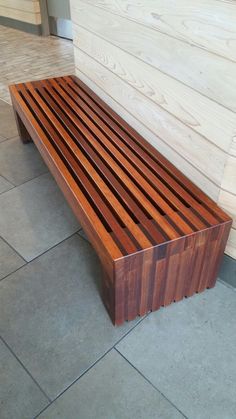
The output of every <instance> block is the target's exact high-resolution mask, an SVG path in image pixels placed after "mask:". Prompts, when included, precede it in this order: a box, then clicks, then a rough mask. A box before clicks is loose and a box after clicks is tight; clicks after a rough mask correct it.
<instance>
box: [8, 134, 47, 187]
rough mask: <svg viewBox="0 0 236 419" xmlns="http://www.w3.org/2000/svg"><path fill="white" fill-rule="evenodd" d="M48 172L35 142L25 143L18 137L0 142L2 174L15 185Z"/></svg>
mask: <svg viewBox="0 0 236 419" xmlns="http://www.w3.org/2000/svg"><path fill="white" fill-rule="evenodd" d="M46 172H47V167H46V165H45V164H44V162H43V160H42V158H41V156H40V154H39V152H38V150H37V148H36V147H35V145H34V144H33V143H29V144H23V143H22V142H21V141H20V139H19V138H18V137H15V138H12V139H9V140H7V141H4V142H2V143H0V174H1V175H3V176H4V177H5V178H6V179H7V180H9V182H11V183H13V184H14V185H20V184H21V183H24V182H27V181H28V180H31V179H33V178H34V177H36V176H39V175H41V174H42V173H46Z"/></svg>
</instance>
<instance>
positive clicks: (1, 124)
mask: <svg viewBox="0 0 236 419" xmlns="http://www.w3.org/2000/svg"><path fill="white" fill-rule="evenodd" d="M0 135H1V136H2V137H5V138H11V137H14V136H15V135H17V128H16V123H15V117H14V114H13V109H12V106H10V105H8V103H6V102H4V101H3V100H0Z"/></svg>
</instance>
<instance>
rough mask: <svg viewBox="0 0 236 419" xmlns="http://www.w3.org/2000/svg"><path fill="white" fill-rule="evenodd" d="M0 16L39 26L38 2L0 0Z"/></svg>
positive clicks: (33, 0)
mask: <svg viewBox="0 0 236 419" xmlns="http://www.w3.org/2000/svg"><path fill="white" fill-rule="evenodd" d="M0 16H4V17H8V18H11V19H15V20H20V21H22V22H27V23H32V24H33V25H39V24H40V23H41V14H40V7H39V0H0Z"/></svg>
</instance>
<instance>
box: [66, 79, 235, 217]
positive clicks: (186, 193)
mask: <svg viewBox="0 0 236 419" xmlns="http://www.w3.org/2000/svg"><path fill="white" fill-rule="evenodd" d="M69 79H72V80H73V81H72V82H69ZM66 80H68V82H69V83H73V85H74V83H75V84H76V85H77V86H78V87H79V88H80V90H77V92H78V93H79V94H80V92H81V89H82V90H83V91H84V92H86V93H87V94H88V95H89V96H90V97H91V98H92V100H93V102H95V103H96V104H98V105H100V108H102V110H103V111H105V112H106V113H107V114H108V116H110V120H113V121H115V123H116V124H117V125H118V126H119V127H122V130H123V131H125V132H127V133H128V135H129V136H130V138H131V139H135V141H136V142H137V143H138V145H140V147H141V149H142V151H143V150H144V154H145V157H146V154H147V155H150V156H151V158H152V159H153V161H154V163H155V165H154V167H155V170H156V171H157V170H158V171H157V173H158V175H160V176H162V177H163V179H164V180H165V181H166V182H168V184H169V185H170V187H172V188H173V189H174V190H176V191H178V192H179V194H180V195H181V196H182V197H183V198H184V199H185V200H186V201H187V202H188V203H189V204H190V205H191V206H192V207H193V208H194V209H195V210H196V211H198V212H199V214H200V215H201V216H202V217H203V218H205V219H206V220H207V221H208V222H209V223H210V224H211V225H215V224H217V223H218V221H219V219H218V218H216V217H221V218H220V219H222V221H226V220H227V217H226V215H225V213H224V212H223V211H221V209H220V208H219V207H218V206H217V205H216V204H215V202H214V201H212V200H211V199H210V198H209V197H208V196H207V195H205V194H204V193H203V192H202V191H201V190H200V189H199V188H198V187H197V186H196V185H194V184H193V183H192V182H191V181H189V179H188V178H186V177H185V176H184V175H183V174H182V173H181V172H180V171H179V170H178V169H177V168H176V167H175V166H173V165H172V164H171V163H170V162H169V161H168V160H167V159H166V158H165V157H164V156H162V155H161V154H160V153H159V152H158V151H157V150H156V149H155V148H154V147H153V146H152V145H151V144H149V143H148V142H147V141H145V140H144V139H143V138H142V137H141V135H139V134H138V133H137V132H136V131H135V130H134V129H133V128H132V127H130V126H129V125H128V124H127V123H126V122H125V121H124V120H123V119H122V118H121V117H120V116H119V115H118V114H117V113H116V112H114V111H113V110H112V109H111V108H110V107H109V106H108V105H106V104H105V103H104V102H103V101H102V100H101V99H100V98H99V97H98V96H97V95H96V94H95V93H94V92H93V91H92V90H91V89H89V88H88V87H87V86H86V85H85V84H84V83H83V82H82V81H81V80H79V79H78V78H77V77H75V76H71V77H70V78H68V77H67V78H66ZM100 112H101V111H100ZM110 120H109V123H111V122H110ZM149 162H150V160H149ZM199 204H200V205H199Z"/></svg>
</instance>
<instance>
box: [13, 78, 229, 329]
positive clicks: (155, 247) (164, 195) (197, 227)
mask: <svg viewBox="0 0 236 419" xmlns="http://www.w3.org/2000/svg"><path fill="white" fill-rule="evenodd" d="M10 92H11V97H12V103H13V109H14V111H15V115H16V122H17V124H18V129H19V134H20V138H21V140H22V141H23V142H29V141H31V140H33V141H34V143H35V144H36V146H37V148H38V150H39V151H40V153H41V155H42V157H43V158H44V160H45V162H46V164H47V165H48V167H49V169H50V170H51V172H52V174H53V176H54V178H55V180H56V182H57V183H58V185H59V186H60V188H61V190H62V191H63V193H64V195H65V197H66V199H67V201H68V202H69V204H70V205H71V207H72V209H73V211H74V213H75V215H76V216H77V218H78V219H79V221H80V223H81V225H82V227H83V228H84V230H85V232H86V233H87V235H88V237H89V239H90V241H91V243H92V245H93V247H94V249H95V250H96V252H97V254H98V256H99V258H100V261H101V264H102V268H103V278H102V298H103V301H104V304H105V306H106V308H107V310H108V312H109V314H110V317H111V319H112V321H113V323H114V324H117V325H118V324H122V323H123V322H124V321H125V320H132V319H134V318H135V317H136V316H137V315H144V314H146V313H148V312H149V311H150V310H157V309H158V308H160V307H161V306H165V305H168V304H170V303H172V302H173V301H179V300H181V299H182V298H184V297H186V296H188V297H189V296H191V295H193V294H194V293H195V292H201V291H203V290H204V289H206V288H211V287H213V286H214V284H215V281H216V277H217V271H218V268H219V265H220V261H221V259H222V256H223V252H224V249H225V245H226V241H227V238H228V235H229V231H230V227H231V225H232V220H231V219H230V217H229V216H228V215H227V214H225V213H224V212H223V211H222V210H221V209H220V208H219V207H218V206H217V205H216V204H215V203H214V202H213V201H212V200H211V199H210V198H208V197H207V196H206V195H205V194H204V193H203V192H202V191H201V190H200V189H199V188H197V186H195V185H194V184H193V183H192V182H191V181H189V180H188V179H187V178H186V177H185V176H184V175H183V174H182V173H181V172H180V171H179V170H178V169H177V168H176V167H175V166H174V165H173V164H171V163H170V162H168V161H167V160H166V159H165V158H164V157H163V156H162V155H161V154H160V153H159V152H158V151H157V150H156V148H154V147H153V146H152V145H151V144H150V143H148V142H147V141H146V140H144V138H142V137H141V136H140V135H139V134H138V133H137V132H136V131H135V130H134V129H132V128H131V127H130V126H129V125H128V124H127V123H126V122H125V121H124V120H123V119H122V118H121V117H119V116H118V115H117V114H116V113H115V112H114V111H112V110H111V109H110V108H109V107H108V106H107V105H106V104H105V103H104V102H103V101H102V100H101V99H100V98H99V97H98V96H96V95H95V93H94V92H92V91H91V90H90V89H89V88H88V87H87V86H86V85H85V84H83V83H82V81H80V80H79V79H78V78H76V77H75V76H67V77H58V78H54V79H48V80H41V81H35V82H29V83H23V84H22V83H21V84H17V85H13V86H11V87H10ZM157 148H158V144H157ZM65 263H66V261H65Z"/></svg>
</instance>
